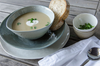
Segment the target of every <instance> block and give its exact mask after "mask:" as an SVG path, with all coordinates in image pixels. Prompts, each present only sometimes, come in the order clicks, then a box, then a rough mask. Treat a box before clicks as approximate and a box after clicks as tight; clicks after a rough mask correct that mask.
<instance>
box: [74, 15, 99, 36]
mask: <svg viewBox="0 0 100 66" xmlns="http://www.w3.org/2000/svg"><path fill="white" fill-rule="evenodd" d="M85 23H90V24H91V25H92V26H94V27H93V28H91V29H84V30H82V29H78V28H79V26H80V25H84V24H85ZM97 24H98V20H97V18H96V17H95V16H94V15H92V14H89V13H82V14H79V15H77V16H76V17H75V18H74V19H73V29H74V31H75V33H76V34H77V35H78V36H79V37H80V38H89V37H90V36H92V35H93V34H94V32H95V29H96V26H97Z"/></svg>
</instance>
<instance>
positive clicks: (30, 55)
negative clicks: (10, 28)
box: [0, 23, 70, 59]
mask: <svg viewBox="0 0 100 66" xmlns="http://www.w3.org/2000/svg"><path fill="white" fill-rule="evenodd" d="M69 36H70V30H69V27H68V25H67V23H65V30H64V33H63V35H62V36H61V37H60V38H59V39H58V40H57V41H56V42H55V43H54V44H52V45H50V46H49V47H46V48H43V49H39V50H25V49H20V48H17V47H14V46H12V45H10V44H8V43H7V42H6V41H5V40H3V38H2V37H0V42H1V44H0V45H1V46H0V47H2V48H3V50H4V51H5V52H6V53H7V54H9V55H11V56H13V57H15V58H21V59H40V58H43V57H45V56H48V55H51V54H53V53H55V52H56V51H58V50H59V49H61V48H62V47H63V46H65V44H66V43H67V41H68V39H69ZM0 52H1V54H4V55H7V54H6V53H4V52H3V51H2V50H0ZM7 56H8V55H7Z"/></svg>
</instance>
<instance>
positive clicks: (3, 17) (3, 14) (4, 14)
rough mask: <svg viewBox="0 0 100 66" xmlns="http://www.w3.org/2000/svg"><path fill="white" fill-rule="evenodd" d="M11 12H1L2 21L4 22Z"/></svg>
mask: <svg viewBox="0 0 100 66" xmlns="http://www.w3.org/2000/svg"><path fill="white" fill-rule="evenodd" d="M8 15H9V14H8V13H3V12H0V22H2V21H3V20H4V19H5V18H6V17H7V16H8Z"/></svg>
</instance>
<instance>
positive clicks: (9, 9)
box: [0, 3, 22, 13]
mask: <svg viewBox="0 0 100 66" xmlns="http://www.w3.org/2000/svg"><path fill="white" fill-rule="evenodd" d="M0 6H2V7H0V11H2V12H8V13H11V12H13V11H15V10H18V9H20V8H22V6H16V5H11V4H6V3H0Z"/></svg>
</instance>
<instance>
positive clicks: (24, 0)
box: [0, 0, 49, 6]
mask: <svg viewBox="0 0 100 66" xmlns="http://www.w3.org/2000/svg"><path fill="white" fill-rule="evenodd" d="M0 2H2V3H8V4H13V5H19V6H31V5H43V6H48V5H49V2H45V1H38V0H20V1H19V0H0Z"/></svg>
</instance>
